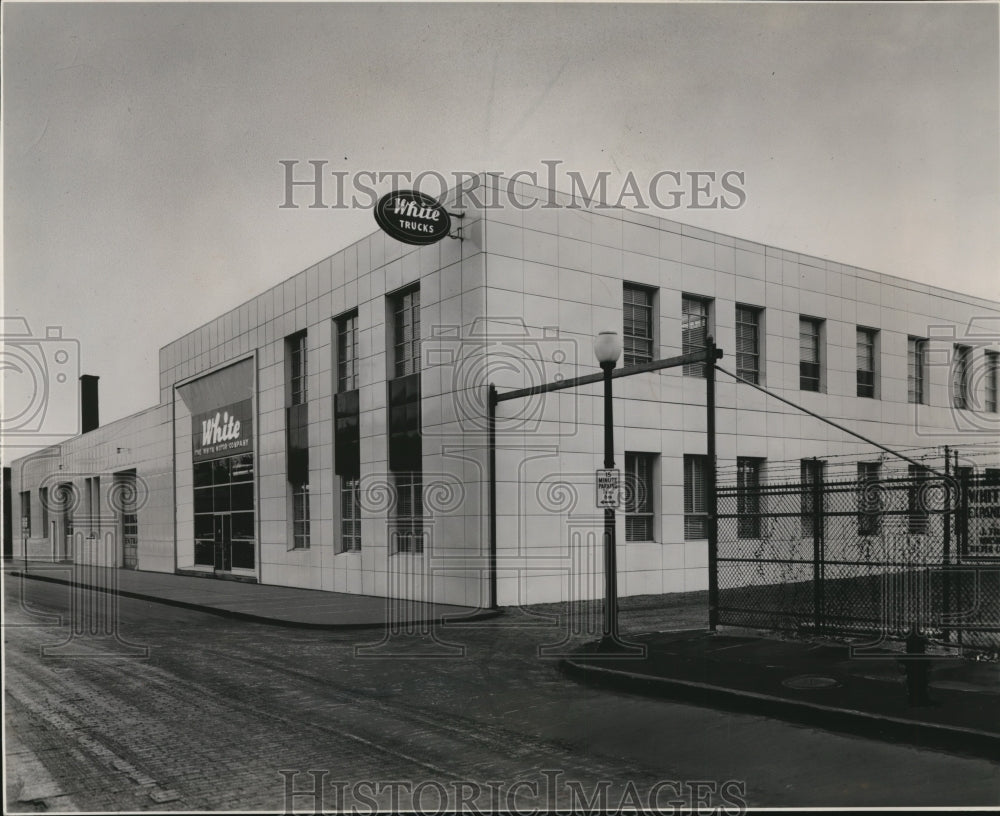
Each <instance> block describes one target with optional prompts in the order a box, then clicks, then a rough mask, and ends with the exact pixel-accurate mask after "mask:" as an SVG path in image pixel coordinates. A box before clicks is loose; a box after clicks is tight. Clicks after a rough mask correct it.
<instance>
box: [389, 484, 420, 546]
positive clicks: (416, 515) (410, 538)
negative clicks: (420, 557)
mask: <svg viewBox="0 0 1000 816" xmlns="http://www.w3.org/2000/svg"><path fill="white" fill-rule="evenodd" d="M395 487H396V520H395V525H394V529H393V530H392V534H393V537H394V538H395V548H394V549H395V551H396V552H409V553H422V552H423V551H424V500H423V487H424V486H423V474H421V473H419V472H416V473H413V472H410V473H397V474H396V476H395Z"/></svg>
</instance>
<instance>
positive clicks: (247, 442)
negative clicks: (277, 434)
mask: <svg viewBox="0 0 1000 816" xmlns="http://www.w3.org/2000/svg"><path fill="white" fill-rule="evenodd" d="M191 435H192V440H191V458H192V460H193V461H195V462H201V461H204V460H206V459H215V458H217V457H220V456H235V455H237V454H240V453H251V452H253V402H252V401H251V400H242V401H241V402H236V403H233V404H232V405H227V406H225V407H222V408H218V409H216V410H214V411H208V412H207V413H203V414H196V415H195V416H193V417H192V418H191Z"/></svg>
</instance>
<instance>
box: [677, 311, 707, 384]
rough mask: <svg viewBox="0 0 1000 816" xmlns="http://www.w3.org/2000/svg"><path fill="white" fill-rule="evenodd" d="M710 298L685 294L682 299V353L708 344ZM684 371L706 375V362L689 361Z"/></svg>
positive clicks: (701, 349) (697, 349)
mask: <svg viewBox="0 0 1000 816" xmlns="http://www.w3.org/2000/svg"><path fill="white" fill-rule="evenodd" d="M710 303H711V301H710V300H706V299H705V298H698V297H692V296H691V295H684V296H683V297H682V299H681V353H682V354H693V353H694V352H696V351H703V350H704V349H705V348H706V347H707V345H708V305H709V304H710ZM684 373H685V374H688V375H690V376H692V377H704V376H705V364H704V363H688V364H687V365H686V366H684Z"/></svg>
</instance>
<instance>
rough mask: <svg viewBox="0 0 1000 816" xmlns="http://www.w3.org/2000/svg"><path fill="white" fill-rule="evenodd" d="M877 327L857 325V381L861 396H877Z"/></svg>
mask: <svg viewBox="0 0 1000 816" xmlns="http://www.w3.org/2000/svg"><path fill="white" fill-rule="evenodd" d="M877 335H878V332H877V331H876V330H875V329H864V328H862V327H861V326H858V327H857V332H856V336H857V382H858V396H859V397H874V396H875V340H876V337H877Z"/></svg>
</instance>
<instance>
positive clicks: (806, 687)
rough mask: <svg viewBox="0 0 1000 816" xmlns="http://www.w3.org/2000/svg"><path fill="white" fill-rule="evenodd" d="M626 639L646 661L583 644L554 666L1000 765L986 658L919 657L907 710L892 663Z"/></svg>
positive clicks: (834, 652)
mask: <svg viewBox="0 0 1000 816" xmlns="http://www.w3.org/2000/svg"><path fill="white" fill-rule="evenodd" d="M625 637H626V639H627V640H629V641H631V642H634V643H638V644H642V645H645V646H646V647H647V656H646V657H645V658H644V659H622V658H615V657H610V656H603V655H601V656H596V655H593V654H591V655H589V656H588V655H587V654H586V652H588V651H589V652H591V653H593V651H594V645H591V646H590V648H589V649H588V648H587V647H584V649H583V650H581V651H582V652H583V653H582V654H581V655H580V656H579V657H575V658H572V659H567V660H564V661H563V664H562V667H563V669H564V670H565V671H566V672H567V673H568V674H570V675H572V676H574V677H576V678H577V679H579V680H582V681H584V682H588V683H594V684H599V685H604V686H609V687H613V688H618V689H623V690H627V691H636V692H640V693H644V694H651V695H658V696H663V697H670V698H674V699H681V700H685V701H689V702H694V703H700V704H703V705H709V706H713V707H718V708H726V709H731V710H739V711H745V712H750V713H759V714H763V715H766V716H775V717H780V718H782V719H788V720H793V721H797V722H802V723H806V724H810V725H817V726H820V727H823V728H829V729H832V730H837V731H849V732H852V733H858V734H861V735H863V736H867V737H877V738H884V739H890V740H893V741H901V742H909V743H913V744H917V745H922V746H927V747H935V748H945V749H948V750H957V751H960V752H965V753H974V754H977V755H986V756H990V757H994V758H1000V664H998V663H997V662H994V660H976V659H973V658H972V656H966V657H964V658H963V657H958V656H955V655H952V656H944V655H942V656H933V657H930V658H925V659H926V660H927V661H928V665H929V667H930V687H929V698H930V701H931V704H930V705H924V706H912V707H911V706H910V705H909V701H908V697H907V688H906V681H905V674H904V672H903V670H902V667H901V664H900V662H899V660H898V659H897V657H896V656H881V657H877V656H871V655H862V654H861V653H860V651H856V652H855V653H854V654H853V655H852V653H851V650H850V647H849V646H847V645H845V644H842V643H833V642H808V641H804V640H790V639H789V640H779V639H777V638H770V637H762V636H759V635H756V634H744V633H735V632H733V633H712V632H709V631H707V630H697V631H687V632H657V633H653V634H644V635H636V636H625ZM882 651H884V649H882Z"/></svg>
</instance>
